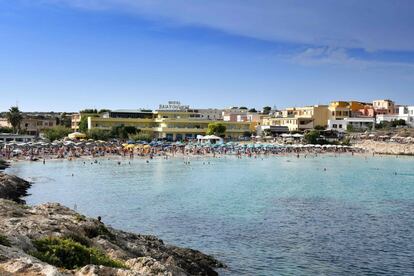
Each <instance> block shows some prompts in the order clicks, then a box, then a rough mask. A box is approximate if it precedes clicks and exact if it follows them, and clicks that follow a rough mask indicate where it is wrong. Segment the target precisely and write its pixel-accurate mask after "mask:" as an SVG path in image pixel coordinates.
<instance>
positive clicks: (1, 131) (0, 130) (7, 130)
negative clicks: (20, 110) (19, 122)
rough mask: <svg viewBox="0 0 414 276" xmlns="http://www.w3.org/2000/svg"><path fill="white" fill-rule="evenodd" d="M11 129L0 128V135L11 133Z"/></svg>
mask: <svg viewBox="0 0 414 276" xmlns="http://www.w3.org/2000/svg"><path fill="white" fill-rule="evenodd" d="M12 132H13V129H12V128H10V127H0V133H12Z"/></svg>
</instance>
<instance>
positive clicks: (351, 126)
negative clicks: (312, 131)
mask: <svg viewBox="0 0 414 276" xmlns="http://www.w3.org/2000/svg"><path fill="white" fill-rule="evenodd" d="M374 127H375V118H374V117H348V118H344V119H342V120H329V121H328V129H329V130H336V131H339V132H345V131H347V130H348V131H349V130H371V129H373V128H374Z"/></svg>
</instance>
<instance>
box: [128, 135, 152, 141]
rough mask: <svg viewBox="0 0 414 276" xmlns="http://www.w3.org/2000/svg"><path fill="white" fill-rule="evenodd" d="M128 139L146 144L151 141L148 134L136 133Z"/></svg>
mask: <svg viewBox="0 0 414 276" xmlns="http://www.w3.org/2000/svg"><path fill="white" fill-rule="evenodd" d="M130 138H131V139H132V140H134V141H146V142H151V141H152V135H151V134H148V133H138V134H135V135H131V136H130Z"/></svg>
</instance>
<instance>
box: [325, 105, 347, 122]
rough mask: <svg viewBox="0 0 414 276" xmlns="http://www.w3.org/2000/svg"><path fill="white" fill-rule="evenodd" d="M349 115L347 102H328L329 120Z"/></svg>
mask: <svg viewBox="0 0 414 276" xmlns="http://www.w3.org/2000/svg"><path fill="white" fill-rule="evenodd" d="M350 116H351V109H350V106H349V102H345V101H335V102H331V103H330V104H329V120H343V119H345V118H348V117H350Z"/></svg>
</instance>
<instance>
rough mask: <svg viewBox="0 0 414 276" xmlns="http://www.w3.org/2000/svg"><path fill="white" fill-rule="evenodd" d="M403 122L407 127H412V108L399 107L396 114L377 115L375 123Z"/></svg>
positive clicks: (413, 107) (413, 118) (413, 119)
mask: <svg viewBox="0 0 414 276" xmlns="http://www.w3.org/2000/svg"><path fill="white" fill-rule="evenodd" d="M396 120H404V121H405V123H406V124H407V126H410V127H414V106H399V108H398V113H396V114H378V115H377V118H376V123H377V124H379V123H381V122H384V121H385V122H392V121H396Z"/></svg>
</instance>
